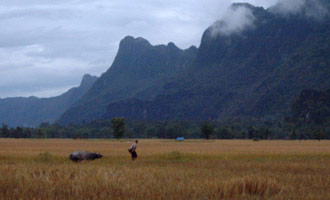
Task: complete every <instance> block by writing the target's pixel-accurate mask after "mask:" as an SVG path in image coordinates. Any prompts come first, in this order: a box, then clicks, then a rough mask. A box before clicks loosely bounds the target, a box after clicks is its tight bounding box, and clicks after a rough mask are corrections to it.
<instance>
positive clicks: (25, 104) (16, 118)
mask: <svg viewBox="0 0 330 200" xmlns="http://www.w3.org/2000/svg"><path fill="white" fill-rule="evenodd" d="M96 79H97V77H96V76H91V75H89V74H86V75H84V76H83V78H82V80H81V83H80V86H78V87H74V88H71V89H69V90H68V91H66V92H65V93H63V94H62V95H59V96H55V97H49V98H38V97H34V96H31V97H9V98H4V99H0V120H1V121H0V123H1V124H6V125H8V126H10V127H14V126H29V127H36V126H39V125H40V124H41V123H43V122H47V123H54V122H55V121H56V120H57V119H58V118H59V117H60V116H61V114H62V113H63V112H64V111H65V110H66V109H67V108H68V107H69V106H70V105H72V104H73V103H74V102H76V101H77V100H78V99H79V98H80V97H81V96H82V95H83V94H84V93H85V92H86V91H87V90H88V89H89V88H90V87H91V85H92V84H94V82H95V81H96Z"/></svg>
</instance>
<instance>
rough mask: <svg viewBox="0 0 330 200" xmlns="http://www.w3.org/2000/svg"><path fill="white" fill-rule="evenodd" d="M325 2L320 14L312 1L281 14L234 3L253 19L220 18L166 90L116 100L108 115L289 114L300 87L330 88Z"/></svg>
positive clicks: (151, 117)
mask: <svg viewBox="0 0 330 200" xmlns="http://www.w3.org/2000/svg"><path fill="white" fill-rule="evenodd" d="M318 3H319V5H322V9H321V10H322V12H323V13H322V15H317V16H314V15H310V13H312V12H314V11H311V10H310V9H315V6H312V5H311V4H310V2H309V1H306V2H305V5H304V7H303V8H302V9H301V11H299V12H298V11H297V12H295V13H291V14H283V13H281V12H275V11H277V9H278V8H277V7H276V6H275V7H272V8H269V9H264V8H261V7H254V6H252V5H250V4H233V6H232V7H231V8H230V9H232V10H233V12H235V11H240V12H239V13H243V14H244V16H243V17H247V18H249V19H250V21H247V22H246V23H245V25H244V24H243V25H244V26H237V24H234V25H236V27H235V26H233V25H231V24H230V23H231V22H230V21H223V20H220V21H218V22H216V23H215V24H214V25H212V26H211V27H210V28H208V29H207V30H206V31H205V33H204V34H203V38H202V42H201V45H200V47H199V49H198V53H197V56H196V59H195V61H194V62H193V64H192V65H191V66H189V67H188V68H187V69H186V71H185V73H182V74H180V75H178V76H177V77H176V80H174V81H172V82H170V83H168V84H166V85H165V86H164V90H163V91H164V92H163V93H162V94H160V95H158V96H156V97H155V98H153V99H152V100H150V101H142V100H138V99H130V100H123V101H120V102H115V103H112V104H109V105H108V109H107V112H106V113H105V115H104V116H103V119H110V118H112V117H116V116H121V117H127V118H133V119H135V120H136V119H148V120H173V119H185V120H187V119H189V120H207V119H218V120H221V119H225V118H228V117H261V118H279V117H283V116H285V115H287V114H288V112H289V110H290V106H291V104H292V103H293V101H294V99H295V97H296V96H297V95H298V94H299V93H300V91H302V90H304V89H306V88H312V89H321V90H324V89H327V88H329V86H330V66H329V63H330V53H329V52H330V23H329V21H330V17H329V2H327V1H318ZM325 3H327V4H325ZM242 8H243V9H242ZM239 9H241V10H239ZM320 12H321V11H320ZM228 31H231V33H228ZM119 108H120V109H119Z"/></svg>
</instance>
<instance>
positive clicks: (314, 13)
mask: <svg viewBox="0 0 330 200" xmlns="http://www.w3.org/2000/svg"><path fill="white" fill-rule="evenodd" d="M271 10H272V11H273V12H275V13H280V14H283V15H290V14H304V15H306V16H307V17H311V18H314V19H322V18H323V17H324V16H325V15H328V14H329V13H328V10H327V9H326V8H325V7H324V5H323V4H322V3H321V2H320V1H319V0H290V1H288V0H278V3H277V4H276V5H275V6H274V7H273V8H272V9H271Z"/></svg>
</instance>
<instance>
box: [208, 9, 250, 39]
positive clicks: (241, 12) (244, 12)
mask: <svg viewBox="0 0 330 200" xmlns="http://www.w3.org/2000/svg"><path fill="white" fill-rule="evenodd" d="M254 21H255V16H254V15H253V13H252V10H251V9H250V8H248V7H246V6H231V7H230V8H229V9H228V10H227V12H226V13H225V14H224V16H223V18H222V19H221V20H219V21H217V22H215V23H214V24H213V25H212V26H211V34H212V35H213V36H217V35H225V36H228V35H231V34H238V33H240V32H242V31H244V30H246V29H247V28H251V27H253V26H254Z"/></svg>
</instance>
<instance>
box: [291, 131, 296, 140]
mask: <svg viewBox="0 0 330 200" xmlns="http://www.w3.org/2000/svg"><path fill="white" fill-rule="evenodd" d="M290 138H291V140H295V139H297V134H296V128H293V130H292V132H291V135H290Z"/></svg>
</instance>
